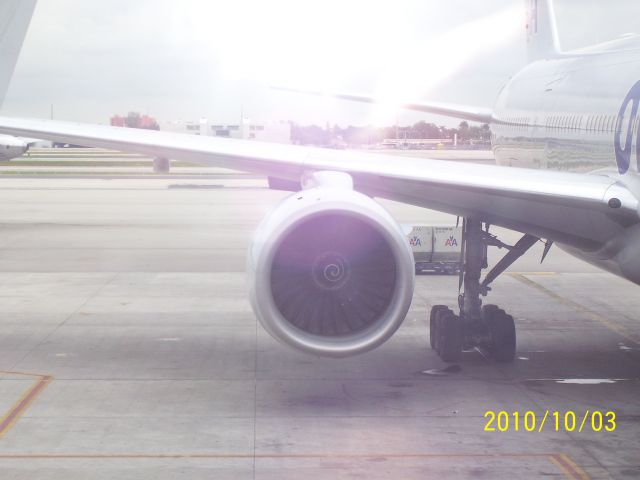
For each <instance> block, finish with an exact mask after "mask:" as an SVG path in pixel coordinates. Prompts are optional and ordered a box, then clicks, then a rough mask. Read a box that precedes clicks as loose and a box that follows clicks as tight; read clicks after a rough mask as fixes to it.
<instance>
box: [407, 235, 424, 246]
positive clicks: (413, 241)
mask: <svg viewBox="0 0 640 480" xmlns="http://www.w3.org/2000/svg"><path fill="white" fill-rule="evenodd" d="M409 245H411V246H412V247H420V246H422V242H421V241H420V239H419V238H418V237H413V238H412V239H411V240H409Z"/></svg>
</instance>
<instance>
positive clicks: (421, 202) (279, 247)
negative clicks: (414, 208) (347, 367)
mask: <svg viewBox="0 0 640 480" xmlns="http://www.w3.org/2000/svg"><path fill="white" fill-rule="evenodd" d="M20 3H22V2H20ZM527 11H528V14H529V16H528V24H527V43H528V51H529V55H530V57H531V63H530V64H529V65H528V66H526V67H525V68H524V69H522V70H521V71H520V72H519V73H518V74H516V75H515V76H514V77H513V78H512V79H511V80H509V82H508V83H507V84H506V85H505V86H504V87H503V88H502V90H501V91H500V93H499V95H498V98H497V101H496V103H495V107H494V108H493V109H492V110H488V109H483V108H472V107H465V106H452V105H443V104H435V103H423V102H422V103H421V102H418V103H411V104H408V105H405V108H409V109H413V110H418V111H424V112H431V113H439V114H443V115H451V116H454V117H459V118H463V119H467V120H475V121H480V122H487V123H490V124H491V129H492V132H493V136H492V144H493V149H494V152H495V156H496V160H497V162H498V164H499V165H491V166H487V165H469V164H464V165H461V164H458V163H454V162H447V161H437V160H424V161H421V162H420V163H418V162H416V160H415V159H407V158H405V157H394V156H382V155H374V154H367V153H361V152H353V151H338V150H327V149H314V148H304V147H297V146H292V145H275V144H263V143H259V142H253V141H243V140H228V139H221V138H215V137H194V136H190V135H181V134H172V133H166V132H152V131H140V130H133V129H124V128H112V127H107V126H97V125H87V124H79V123H66V122H57V121H47V120H35V119H18V118H0V132H4V133H7V134H13V135H28V136H33V137H37V138H44V139H50V140H56V141H64V142H68V143H73V144H80V145H89V146H95V147H105V148H113V149H119V150H123V151H131V152H138V153H142V154H146V155H150V156H154V157H156V156H163V157H168V158H176V159H186V160H192V161H198V162H202V163H207V164H213V165H219V166H224V167H229V168H234V169H239V170H246V171H251V172H256V173H260V174H264V175H267V176H268V177H269V181H270V185H271V186H272V187H274V188H281V189H286V190H293V191H296V192H297V193H295V194H293V195H291V196H289V197H288V198H286V199H285V200H283V201H282V202H281V203H280V204H279V205H277V206H276V207H275V208H274V209H273V210H272V211H271V213H270V214H268V215H267V217H266V218H265V219H264V220H263V221H262V223H261V224H260V226H259V228H258V229H257V232H256V234H255V237H254V239H253V242H252V245H251V247H250V250H249V254H248V270H249V274H250V298H251V304H252V306H253V309H254V312H255V313H256V316H257V317H258V319H259V320H260V322H261V323H262V325H263V326H264V328H265V329H266V330H267V331H268V332H269V333H270V334H271V335H273V336H274V337H275V338H277V339H279V340H281V341H283V342H284V343H286V344H288V345H292V346H294V347H297V348H299V349H301V350H304V351H306V352H310V353H315V354H320V355H327V356H346V355H351V354H355V353H360V352H364V351H366V350H370V349H372V348H374V347H377V346H378V345H380V344H382V343H383V342H384V341H386V340H387V339H388V338H389V337H391V335H392V334H393V333H394V332H395V331H396V330H397V329H398V327H399V326H400V324H401V323H402V321H403V320H404V318H405V315H406V313H407V311H408V309H409V306H410V304H411V300H412V295H413V287H414V267H413V261H412V257H411V254H410V251H409V246H408V243H407V241H406V239H405V237H404V234H403V232H402V229H401V228H400V227H399V226H398V224H397V222H396V221H395V220H394V219H393V218H392V217H391V215H390V214H389V213H388V212H387V211H386V210H385V209H384V208H383V207H382V206H381V205H380V204H378V203H377V202H376V201H375V200H373V198H372V197H381V198H387V199H392V200H396V201H401V202H406V203H409V204H412V205H418V206H422V207H426V208H431V209H435V210H440V211H443V212H448V213H451V214H454V215H459V216H461V217H463V218H464V235H463V240H464V249H463V252H464V259H463V260H464V264H463V269H462V278H461V281H462V282H461V283H462V285H463V287H464V289H463V293H462V294H461V295H460V296H459V299H458V300H459V301H458V303H459V313H458V314H456V313H454V312H453V311H452V310H451V309H449V308H448V307H447V306H444V305H436V306H434V307H433V309H432V311H431V317H430V326H431V345H432V347H433V348H435V350H436V351H437V353H438V354H439V355H440V357H441V358H442V359H443V360H445V361H457V360H458V359H459V358H460V355H461V351H462V350H467V349H471V348H473V347H481V348H483V349H486V350H487V351H489V352H490V353H491V354H492V355H493V357H494V358H495V359H496V360H497V361H502V362H508V361H512V360H513V358H514V354H515V349H516V337H515V326H514V321H513V318H512V317H511V316H510V315H507V314H506V313H505V312H504V311H503V310H501V309H500V308H498V307H497V306H495V305H484V306H483V305H482V297H483V296H485V295H487V293H488V291H489V284H490V283H491V282H492V281H493V280H494V279H495V278H496V277H497V276H498V275H499V274H500V273H501V272H502V271H504V269H505V268H507V267H508V266H509V265H510V264H511V263H513V261H514V260H515V259H517V258H518V257H519V256H521V255H522V254H523V253H524V252H526V251H527V250H528V249H529V248H530V247H531V246H532V245H533V244H535V243H536V242H538V241H539V240H540V239H545V241H546V248H545V253H546V251H548V248H549V247H550V246H551V244H552V242H553V243H555V244H557V245H558V246H559V247H561V248H563V249H564V250H566V251H568V252H569V253H571V254H572V255H575V256H577V257H579V258H582V259H584V260H586V261H588V262H590V263H592V264H594V265H597V266H599V267H601V268H603V269H606V270H608V271H611V272H613V273H615V274H617V275H620V276H621V277H624V278H626V279H629V280H631V281H632V282H635V283H637V284H640V212H639V205H640V204H639V201H640V200H639V199H640V174H639V171H638V170H639V169H638V167H639V165H638V163H640V142H639V141H638V140H639V139H638V106H639V103H640V37H639V36H637V35H634V36H628V37H626V38H622V39H620V40H617V41H613V42H609V43H606V44H601V45H596V46H594V47H592V48H588V49H584V50H580V51H572V52H562V51H560V49H559V48H558V40H557V33H556V28H555V20H554V15H553V10H552V3H551V0H540V1H538V0H527ZM2 60H3V61H4V59H2ZM3 68H6V67H3ZM339 96H340V97H342V98H350V99H351V100H360V101H367V102H375V100H374V99H371V98H368V97H364V96H358V95H355V96H354V95H339ZM576 163H579V164H580V165H581V166H582V167H584V168H587V169H590V170H591V172H590V173H569V172H561V171H553V170H550V169H548V168H551V167H552V168H563V167H566V166H567V165H569V166H572V165H574V166H575V164H576ZM418 165H419V169H418V168H416V167H417V166H418ZM515 166H518V167H537V168H536V169H532V168H510V167H515ZM490 225H498V226H501V227H505V228H508V229H512V230H516V231H518V232H521V233H522V234H523V236H522V238H521V239H520V240H519V241H518V242H517V243H516V244H515V245H514V246H508V253H507V254H506V255H505V257H504V258H503V259H502V260H501V261H500V262H498V264H497V265H496V266H495V267H493V269H492V270H490V271H489V272H488V273H487V275H486V276H485V277H484V278H483V279H481V273H482V270H483V269H484V268H486V266H487V265H486V258H487V257H486V252H487V247H488V246H489V245H502V246H504V244H502V243H501V242H500V241H499V240H498V239H497V238H496V237H495V236H493V235H491V234H490V233H489V226H490Z"/></svg>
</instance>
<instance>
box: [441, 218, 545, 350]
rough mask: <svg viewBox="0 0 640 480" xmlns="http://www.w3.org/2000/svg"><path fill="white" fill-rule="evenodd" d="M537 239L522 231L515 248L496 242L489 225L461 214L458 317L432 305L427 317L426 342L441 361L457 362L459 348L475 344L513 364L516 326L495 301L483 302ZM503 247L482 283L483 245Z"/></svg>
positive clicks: (445, 307) (449, 311) (485, 257)
mask: <svg viewBox="0 0 640 480" xmlns="http://www.w3.org/2000/svg"><path fill="white" fill-rule="evenodd" d="M537 241H538V238H537V237H534V236H533V235H529V234H525V235H524V236H523V237H522V238H521V239H520V240H519V241H518V242H517V243H516V244H515V245H514V246H509V245H506V244H504V243H502V242H500V241H499V240H498V239H497V238H496V237H495V236H493V235H491V234H489V225H484V226H483V222H482V221H480V220H476V219H472V218H466V219H465V221H464V224H463V249H462V257H463V262H462V269H461V272H460V273H461V276H460V287H464V288H463V290H462V293H460V294H459V295H458V307H459V309H460V313H459V315H456V314H455V313H454V312H453V311H452V310H451V309H450V308H448V307H447V306H446V305H435V306H434V307H433V308H432V309H431V315H430V322H429V323H430V328H429V330H430V335H431V337H430V343H431V348H433V349H434V350H435V351H436V352H437V353H438V355H439V356H440V358H441V359H442V360H444V361H445V362H457V361H458V360H459V359H460V357H461V354H462V351H463V350H471V349H473V348H480V349H482V350H483V351H484V352H486V353H487V354H489V355H490V356H491V357H492V358H493V359H494V360H496V361H497V362H512V361H513V359H514V358H515V353H516V329H515V324H514V321H513V317H512V316H511V315H508V314H507V313H506V312H505V311H504V310H502V309H500V308H498V307H497V306H496V305H484V306H482V299H481V296H486V295H487V294H488V293H489V291H490V290H491V288H489V284H490V283H491V282H492V281H493V280H495V279H496V278H497V277H498V276H499V275H500V274H501V273H502V272H503V271H504V270H505V269H506V268H507V267H509V266H510V265H511V264H512V263H513V262H514V261H515V260H516V259H518V258H520V257H521V256H522V255H523V254H524V253H525V252H526V251H527V250H529V248H531V246H533V245H534V244H535V243H536V242H537ZM488 246H496V247H499V248H503V247H504V248H506V249H508V253H507V254H506V255H505V256H504V257H503V258H502V259H501V260H500V261H499V262H498V263H497V264H496V266H495V267H494V268H493V269H491V270H490V271H489V273H487V275H486V276H485V278H484V280H483V281H482V282H481V281H480V277H481V273H482V270H483V269H485V268H487V247H488Z"/></svg>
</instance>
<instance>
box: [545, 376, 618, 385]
mask: <svg viewBox="0 0 640 480" xmlns="http://www.w3.org/2000/svg"><path fill="white" fill-rule="evenodd" d="M618 380H624V379H622V378H615V379H614V378H563V379H559V380H556V383H574V384H577V385H598V384H600V383H616V382H617V381H618Z"/></svg>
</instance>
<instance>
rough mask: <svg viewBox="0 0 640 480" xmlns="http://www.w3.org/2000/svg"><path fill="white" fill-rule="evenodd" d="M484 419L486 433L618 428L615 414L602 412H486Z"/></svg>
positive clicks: (607, 430)
mask: <svg viewBox="0 0 640 480" xmlns="http://www.w3.org/2000/svg"><path fill="white" fill-rule="evenodd" d="M484 418H485V419H486V423H485V425H484V431H485V432H519V431H525V432H543V431H552V432H582V431H592V432H602V431H605V432H613V431H614V430H615V429H616V427H617V423H616V413H615V412H613V411H606V412H605V411H601V410H593V411H592V410H585V411H584V412H578V413H577V412H575V411H573V410H567V411H566V412H559V411H555V410H545V411H544V413H536V412H534V411H532V410H528V411H526V412H518V411H513V412H507V411H505V410H500V411H493V410H488V411H487V412H485V414H484Z"/></svg>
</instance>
